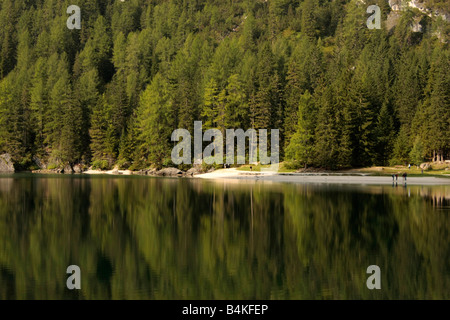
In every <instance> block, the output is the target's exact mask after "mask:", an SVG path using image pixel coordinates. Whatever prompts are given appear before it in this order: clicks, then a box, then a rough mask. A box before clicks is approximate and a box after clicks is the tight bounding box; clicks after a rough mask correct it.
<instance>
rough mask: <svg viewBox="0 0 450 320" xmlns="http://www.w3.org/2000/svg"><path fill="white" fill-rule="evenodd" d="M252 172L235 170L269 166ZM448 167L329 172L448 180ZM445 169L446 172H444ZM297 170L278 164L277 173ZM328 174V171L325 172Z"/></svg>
mask: <svg viewBox="0 0 450 320" xmlns="http://www.w3.org/2000/svg"><path fill="white" fill-rule="evenodd" d="M251 167H252V170H250V165H243V166H241V167H239V168H237V170H239V171H249V172H250V171H253V172H260V171H261V168H267V169H268V168H270V166H269V165H265V166H261V165H259V164H258V165H252V166H251ZM449 167H450V166H449V165H448V164H433V165H432V166H431V169H429V170H423V173H422V169H420V168H418V167H417V166H411V169H409V168H408V167H407V166H395V167H370V168H361V169H350V170H339V171H331V172H334V173H346V174H352V173H353V174H361V173H364V174H370V175H372V176H391V175H393V174H398V175H399V176H401V175H402V174H403V173H404V172H406V173H407V174H408V177H427V176H428V177H429V176H439V177H444V178H449V179H450V170H448V168H449ZM445 169H447V170H445ZM296 171H297V170H295V169H288V168H286V165H285V163H280V168H279V170H278V172H279V173H295V172H296ZM324 172H325V171H324ZM326 172H328V173H329V172H330V171H326Z"/></svg>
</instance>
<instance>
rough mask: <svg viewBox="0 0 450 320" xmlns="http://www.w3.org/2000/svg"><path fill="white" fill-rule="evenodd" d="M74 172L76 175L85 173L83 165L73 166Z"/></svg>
mask: <svg viewBox="0 0 450 320" xmlns="http://www.w3.org/2000/svg"><path fill="white" fill-rule="evenodd" d="M73 171H74V172H75V173H83V167H82V166H81V164H76V165H74V166H73Z"/></svg>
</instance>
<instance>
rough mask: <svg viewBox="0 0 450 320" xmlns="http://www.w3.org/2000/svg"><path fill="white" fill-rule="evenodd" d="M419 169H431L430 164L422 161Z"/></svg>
mask: <svg viewBox="0 0 450 320" xmlns="http://www.w3.org/2000/svg"><path fill="white" fill-rule="evenodd" d="M420 169H423V170H429V169H431V164H429V163H428V162H425V163H422V164H421V165H420Z"/></svg>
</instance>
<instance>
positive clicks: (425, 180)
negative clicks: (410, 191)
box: [195, 169, 450, 185]
mask: <svg viewBox="0 0 450 320" xmlns="http://www.w3.org/2000/svg"><path fill="white" fill-rule="evenodd" d="M195 177H196V178H199V179H209V180H253V181H270V182H291V183H325V184H326V183H329V184H360V185H361V184H365V185H392V183H393V181H392V177H390V176H388V177H382V176H370V175H365V174H360V175H356V174H351V175H347V174H337V173H312V174H304V173H275V172H246V171H239V170H236V169H223V170H217V171H214V172H211V173H205V174H200V175H196V176H195ZM396 182H397V183H398V184H404V179H403V177H401V176H399V177H398V181H396ZM394 183H395V182H394ZM406 183H407V184H408V185H450V179H447V178H441V177H430V176H426V177H407V179H406Z"/></svg>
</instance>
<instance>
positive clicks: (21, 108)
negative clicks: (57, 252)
mask: <svg viewBox="0 0 450 320" xmlns="http://www.w3.org/2000/svg"><path fill="white" fill-rule="evenodd" d="M422 2H423V1H422ZM369 4H378V5H379V6H380V8H381V11H382V19H383V23H382V28H381V29H379V30H378V29H369V28H367V26H366V21H367V18H368V17H369V14H367V13H366V9H367V7H368V5H369ZM69 5H78V6H79V7H80V8H81V17H82V28H81V30H76V29H75V30H69V29H68V28H67V26H66V21H67V18H68V17H69V16H70V15H69V14H67V12H66V10H67V7H68V6H69ZM426 5H428V6H430V7H431V8H433V10H435V9H439V10H442V11H441V12H449V11H450V10H449V6H450V4H449V1H448V0H444V1H438V0H434V1H428V2H426ZM385 21H387V22H388V23H384V22H385ZM418 24H420V28H419V29H420V30H418V28H416V27H417V25H418ZM449 25H450V24H449V22H448V21H447V20H446V18H445V16H444V17H442V16H439V15H435V14H432V15H431V16H429V15H427V14H424V13H422V12H421V11H420V10H418V9H415V8H408V9H406V8H405V9H403V10H401V11H399V12H392V10H391V7H390V5H389V2H388V1H383V0H379V1H365V2H364V1H356V0H265V1H264V0H125V1H113V0H70V1H61V0H0V26H1V28H0V153H2V152H7V153H10V154H11V155H12V157H13V159H14V162H15V164H16V166H17V168H22V169H25V168H32V167H34V166H36V163H46V164H47V165H48V168H56V167H59V166H65V165H67V164H70V165H74V164H83V165H85V166H90V165H94V167H96V168H103V169H106V168H111V167H113V166H115V165H119V166H120V167H121V168H129V169H140V168H146V167H149V166H157V167H162V166H170V165H172V164H171V150H172V148H173V146H174V144H173V142H171V134H172V132H173V130H175V129H178V128H185V129H189V130H190V131H191V132H192V131H193V127H194V121H196V120H202V121H203V128H204V129H209V128H218V129H220V130H222V131H223V130H224V129H228V128H236V129H237V128H242V129H245V130H246V129H249V128H255V129H261V128H265V129H280V133H281V142H280V145H281V158H282V160H284V161H286V162H287V163H289V164H290V165H291V166H297V167H303V166H305V165H306V166H315V167H323V168H330V169H339V168H347V167H361V166H369V165H394V164H403V163H407V162H411V163H414V164H419V163H420V162H422V161H425V160H428V161H430V160H434V161H442V160H444V159H445V158H450V157H449V153H450V133H449V132H450V130H449V129H450V72H449V71H450V51H449V34H450V26H449ZM414 26H416V27H414Z"/></svg>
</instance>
